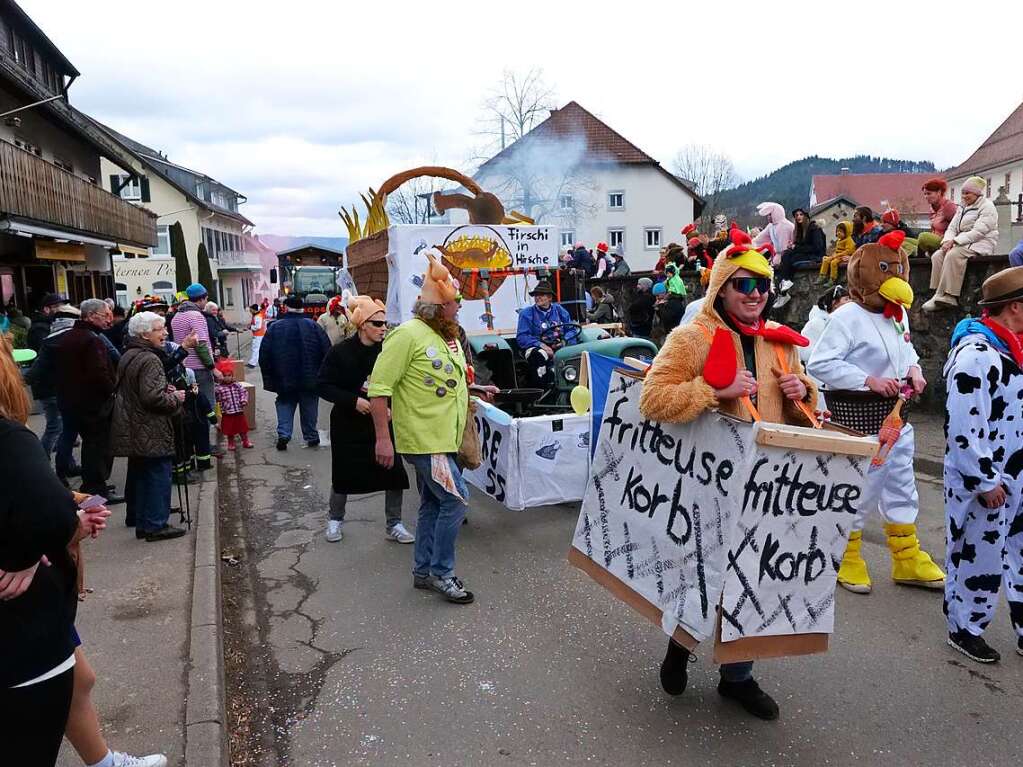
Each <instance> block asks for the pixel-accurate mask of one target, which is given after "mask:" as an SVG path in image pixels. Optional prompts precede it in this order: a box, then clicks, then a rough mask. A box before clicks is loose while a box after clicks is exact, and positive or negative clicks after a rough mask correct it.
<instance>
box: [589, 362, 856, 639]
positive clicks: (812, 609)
mask: <svg viewBox="0 0 1023 767" xmlns="http://www.w3.org/2000/svg"><path fill="white" fill-rule="evenodd" d="M641 390H642V382H641V381H639V380H637V379H634V378H631V377H628V376H624V375H622V374H621V373H614V374H613V375H612V378H611V386H610V390H609V392H608V398H607V403H606V405H605V407H604V418H603V420H602V422H601V429H600V435H599V440H598V444H597V450H596V453H595V455H594V458H593V464H592V466H591V470H590V477H591V481H590V484H589V485H588V487H587V490H586V495H585V498H584V499H583V504H582V509H581V511H580V514H579V521H578V524H577V525H576V530H575V535H574V538H573V541H572V546H573V547H574V548H575V549H576V550H578V551H579V552H581V553H582V554H584V555H585V556H586V558H587V559H589V560H591V561H592V562H594V563H596V564H597V565H598V566H599V567H600V568H603V569H605V570H607V571H608V572H609V573H610V574H611V575H613V576H615V577H616V578H617V579H618V580H620V581H622V582H623V583H624V584H625V585H626V586H628V588H629V589H631V590H632V591H634V592H635V593H636V594H638V595H639V596H641V597H642V598H643V599H645V600H646V601H647V602H649V603H650V604H652V605H654V606H656V607H657V608H658V609H659V610H660V611H661V612H662V621H661V626H662V628H663V630H664V631H665V633H667V634H669V635H671V634H672V633H673V632H674V631H675V628H676V627H677V626H681V627H682V628H683V629H684V630H685V631H686V632H688V633H689V634H690V635H692V636H693V637H694V638H695V639H697V640H698V641H703V640H706V639H708V638H710V637H712V636H713V634H714V628H715V625H716V622H717V620H718V612H717V608H718V606H719V605H720V606H721V619H722V620H721V625H722V631H721V639H722V641H725V642H728V641H732V640H735V639H739V638H745V637H755V636H769V635H781V634H800V633H808V632H812V633H829V632H831V630H832V627H833V621H834V590H835V578H836V574H837V571H838V564H839V560H840V558H841V556H842V552H843V550H844V548H845V544H846V540H847V539H848V536H849V532H850V530H851V529H852V523H853V521H854V520H855V517H856V507H857V503H856V501H857V500H858V498H859V496H860V488H861V485H862V483H863V477H864V474H865V463H866V460H867V459H866V458H861V457H853V456H847V455H841V454H835V453H830V452H818V451H811V450H792V449H783V448H776V447H764V446H761V445H758V444H757V442H756V440H757V434H758V431H759V430H760V428H761V427H760V425H759V424H757V425H753V424H746V423H743V422H739V421H736V420H734V419H730V418H727V417H725V416H721V415H718V414H715V413H707V414H705V415H703V416H701V417H700V418H698V419H697V420H696V421H693V422H692V423H689V424H660V423H657V422H653V421H648V420H646V419H644V418H643V417H642V415H640V413H639V407H638V403H639V394H640V392H641Z"/></svg>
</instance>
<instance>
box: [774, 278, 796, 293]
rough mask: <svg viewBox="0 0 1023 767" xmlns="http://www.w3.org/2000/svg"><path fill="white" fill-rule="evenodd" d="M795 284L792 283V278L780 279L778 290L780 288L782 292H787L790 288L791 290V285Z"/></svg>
mask: <svg viewBox="0 0 1023 767" xmlns="http://www.w3.org/2000/svg"><path fill="white" fill-rule="evenodd" d="M795 284H796V283H794V282H793V281H792V280H782V281H781V284H780V285H779V286H778V290H780V291H781V292H782V293H788V292H789V291H790V290H792V286H793V285H795Z"/></svg>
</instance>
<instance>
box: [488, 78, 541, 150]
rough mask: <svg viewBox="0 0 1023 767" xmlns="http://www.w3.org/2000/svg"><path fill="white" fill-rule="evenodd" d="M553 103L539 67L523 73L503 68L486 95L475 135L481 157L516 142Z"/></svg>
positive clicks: (537, 121) (535, 123) (531, 128)
mask: <svg viewBox="0 0 1023 767" xmlns="http://www.w3.org/2000/svg"><path fill="white" fill-rule="evenodd" d="M555 106H556V104H555V100H554V90H553V88H551V87H550V86H549V85H548V84H547V83H546V82H545V81H544V77H543V70H542V69H540V68H533V69H530V70H529V71H528V72H526V73H524V74H523V73H518V72H514V71H512V70H510V69H506V70H505V71H504V74H503V77H502V80H501V83H500V84H498V85H497V86H495V87H494V89H493V90H491V91H490V93H488V94H487V96H486V98H485V99H484V101H483V114H482V116H481V118H480V122H479V125H478V127H477V130H476V133H477V135H479V136H481V137H484V139H485V146H483V147H481V154H482V156H484V157H491V156H493V155H495V154H497V153H498V152H500V151H501V150H502V149H504V148H505V147H507V146H509V145H510V144H513V143H514V142H516V141H518V140H519V139H520V138H522V137H523V136H525V135H526V134H527V133H529V131H531V130H533V128H535V127H536V126H537V125H539V124H540V123H541V122H543V121H544V120H546V119H547V116H548V115H549V114H550V111H551V110H552V109H554V108H555Z"/></svg>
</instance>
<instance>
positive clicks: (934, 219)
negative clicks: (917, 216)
mask: <svg viewBox="0 0 1023 767" xmlns="http://www.w3.org/2000/svg"><path fill="white" fill-rule="evenodd" d="M921 189H922V191H923V193H924V199H925V200H927V204H928V205H930V206H931V229H930V231H928V232H921V233H920V236H919V237H918V238H917V250H916V252H917V254H918V255H921V256H929V255H931V254H932V253H934V251H936V250H937V249H938V248H940V247H941V239H942V238H943V237H944V236H945V230H946V229H948V225H949V224H951V223H952V219H953V218H954V217H955V214H956V210H958V207H957V206H956V204H955V203H954V202H952V200H950V199H948V198H947V197H946V196H945V194H946V193H947V192H948V184H947V183H946V182H945V179H943V178H932V179H929V180H928V181H925V182H924V185H923V186H922V187H921Z"/></svg>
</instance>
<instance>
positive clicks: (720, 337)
mask: <svg viewBox="0 0 1023 767" xmlns="http://www.w3.org/2000/svg"><path fill="white" fill-rule="evenodd" d="M738 372H739V363H738V361H737V360H736V356H735V344H734V343H733V342H732V334H731V333H729V332H728V331H727V330H725V329H724V328H718V329H717V330H715V331H714V339H713V340H712V341H711V343H710V351H709V352H708V353H707V361H706V362H704V363H703V380H704V381H706V382H707V385H708V386H711V387H713V388H715V389H724V388H725V387H726V386H730V385H731V383H732V382H733V381H734V380H735V374H736V373H738Z"/></svg>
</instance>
